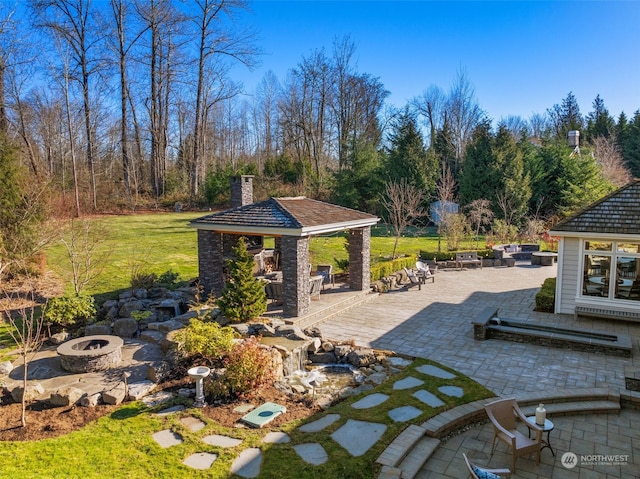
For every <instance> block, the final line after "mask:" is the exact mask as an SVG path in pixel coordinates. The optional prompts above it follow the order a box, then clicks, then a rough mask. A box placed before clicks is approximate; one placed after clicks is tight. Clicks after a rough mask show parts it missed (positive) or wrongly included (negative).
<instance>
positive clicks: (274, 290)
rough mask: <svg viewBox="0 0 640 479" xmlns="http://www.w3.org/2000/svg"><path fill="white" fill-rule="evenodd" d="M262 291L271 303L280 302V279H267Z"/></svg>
mask: <svg viewBox="0 0 640 479" xmlns="http://www.w3.org/2000/svg"><path fill="white" fill-rule="evenodd" d="M264 292H265V294H266V295H267V299H270V300H271V302H272V303H275V304H282V281H269V282H268V283H267V284H266V285H265V286H264Z"/></svg>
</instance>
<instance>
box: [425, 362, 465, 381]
mask: <svg viewBox="0 0 640 479" xmlns="http://www.w3.org/2000/svg"><path fill="white" fill-rule="evenodd" d="M416 371H418V372H419V373H422V374H428V375H429V376H435V377H437V378H441V379H453V378H455V377H456V375H455V374H451V373H450V372H449V371H445V370H444V369H440V368H439V367H438V366H434V365H432V364H425V365H423V366H420V367H417V368H416Z"/></svg>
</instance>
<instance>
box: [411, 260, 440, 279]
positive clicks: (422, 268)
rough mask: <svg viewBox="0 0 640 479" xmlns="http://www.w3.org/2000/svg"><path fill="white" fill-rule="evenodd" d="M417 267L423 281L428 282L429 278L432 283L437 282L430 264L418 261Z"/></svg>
mask: <svg viewBox="0 0 640 479" xmlns="http://www.w3.org/2000/svg"><path fill="white" fill-rule="evenodd" d="M416 269H417V270H418V274H419V275H420V276H422V279H423V282H426V280H427V279H430V280H431V282H432V283H435V282H436V277H435V276H434V275H433V273H432V272H431V269H430V268H429V265H428V264H426V263H423V262H422V261H416Z"/></svg>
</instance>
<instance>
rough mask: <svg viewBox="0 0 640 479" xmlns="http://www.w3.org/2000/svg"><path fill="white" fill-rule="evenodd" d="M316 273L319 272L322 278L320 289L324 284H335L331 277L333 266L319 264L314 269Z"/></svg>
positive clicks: (332, 285)
mask: <svg viewBox="0 0 640 479" xmlns="http://www.w3.org/2000/svg"><path fill="white" fill-rule="evenodd" d="M316 274H319V275H320V276H322V277H323V278H324V280H323V281H322V289H324V285H325V284H329V283H331V287H332V288H333V287H334V286H335V282H334V279H333V266H332V265H330V264H319V265H318V268H317V269H316Z"/></svg>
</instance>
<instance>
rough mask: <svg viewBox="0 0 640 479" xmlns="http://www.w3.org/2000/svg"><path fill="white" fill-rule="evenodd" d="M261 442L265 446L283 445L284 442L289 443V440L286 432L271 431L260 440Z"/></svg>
mask: <svg viewBox="0 0 640 479" xmlns="http://www.w3.org/2000/svg"><path fill="white" fill-rule="evenodd" d="M262 442H264V443H267V444H283V443H285V442H291V438H290V437H289V434H287V433H286V432H282V431H272V432H268V433H267V434H265V436H264V437H263V438H262Z"/></svg>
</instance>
